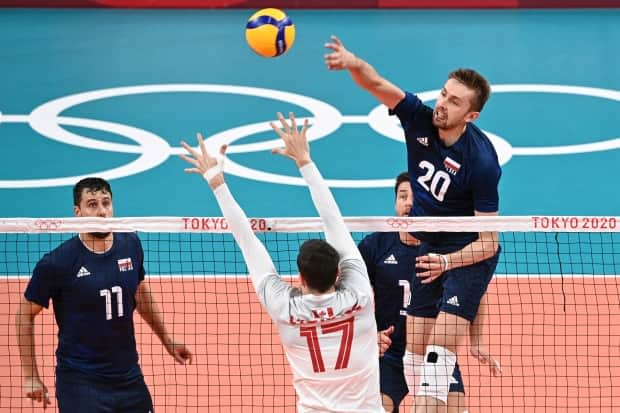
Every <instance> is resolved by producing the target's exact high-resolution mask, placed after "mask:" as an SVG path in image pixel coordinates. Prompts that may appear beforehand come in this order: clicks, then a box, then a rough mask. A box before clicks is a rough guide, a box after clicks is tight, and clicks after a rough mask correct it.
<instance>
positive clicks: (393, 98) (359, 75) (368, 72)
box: [325, 36, 405, 109]
mask: <svg viewBox="0 0 620 413" xmlns="http://www.w3.org/2000/svg"><path fill="white" fill-rule="evenodd" d="M325 47H326V48H328V49H331V50H332V52H331V53H329V54H326V55H325V64H326V65H327V68H328V69H329V70H344V69H346V70H348V71H349V73H350V74H351V78H352V79H353V81H354V82H355V83H357V84H358V85H359V86H360V87H361V88H362V89H365V90H367V91H368V92H370V93H371V94H372V95H373V96H374V97H375V98H377V100H378V101H379V102H381V103H383V104H384V105H385V106H387V107H388V108H390V109H394V108H395V107H396V105H397V104H398V103H399V102H400V101H401V100H403V98H404V97H405V92H403V90H401V89H400V88H399V87H398V86H396V85H394V84H393V83H391V82H390V81H388V80H387V79H385V78H383V77H381V76H380V75H379V73H377V71H376V70H375V68H374V67H372V66H371V65H370V64H369V63H368V62H366V61H364V60H363V59H361V58H359V57H357V56H355V55H354V54H353V53H351V52H350V51H348V50H347V49H346V48H345V47H344V45H343V44H342V42H341V41H340V39H338V38H337V37H336V36H332V38H331V42H329V43H326V44H325Z"/></svg>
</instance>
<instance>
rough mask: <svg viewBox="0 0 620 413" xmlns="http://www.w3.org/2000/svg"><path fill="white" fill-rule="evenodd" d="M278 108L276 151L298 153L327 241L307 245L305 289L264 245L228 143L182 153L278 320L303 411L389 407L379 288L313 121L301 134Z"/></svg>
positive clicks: (302, 253)
mask: <svg viewBox="0 0 620 413" xmlns="http://www.w3.org/2000/svg"><path fill="white" fill-rule="evenodd" d="M289 117H290V124H289V123H287V121H286V120H285V119H284V117H283V116H282V114H280V113H278V119H279V121H280V124H281V125H280V126H281V128H280V127H276V126H275V125H274V124H273V123H272V124H271V126H272V128H273V129H274V131H275V132H276V133H277V134H278V135H279V136H280V138H282V140H283V141H284V147H283V148H277V149H274V150H273V152H274V153H277V154H280V155H283V156H286V157H288V158H291V159H292V160H293V161H295V164H296V165H297V167H298V168H299V171H300V173H301V175H302V177H303V178H304V180H305V181H306V182H307V184H308V188H309V190H310V194H311V196H312V200H313V202H314V205H315V206H316V208H317V210H318V212H319V215H320V216H321V220H322V222H323V225H324V230H325V238H326V241H323V240H308V241H306V242H304V243H303V244H302V245H301V247H300V249H299V254H298V256H297V266H298V269H299V275H300V280H301V288H293V287H291V286H290V285H289V284H288V283H287V282H285V281H283V280H282V279H281V278H280V276H279V275H278V273H277V271H276V268H275V266H274V264H273V262H272V260H271V257H270V256H269V253H268V252H267V250H266V248H265V247H264V245H263V244H262V243H261V242H260V240H259V239H258V238H257V237H256V235H255V234H254V232H253V231H252V229H251V227H250V224H249V222H248V219H247V217H246V215H245V213H244V212H243V210H242V209H241V207H240V206H239V205H238V204H237V202H236V201H235V199H234V198H233V196H232V194H231V192H230V190H229V188H228V186H227V185H226V183H225V181H224V174H223V167H222V163H223V159H224V153H225V150H226V147H225V146H222V147H221V148H220V151H219V155H217V154H210V153H209V152H208V151H207V149H206V145H205V142H204V141H203V139H202V136H201V135H200V134H198V143H199V147H200V150H194V149H193V148H191V147H190V146H189V145H187V144H186V143H185V142H182V143H181V144H182V145H183V147H184V148H185V149H186V150H187V151H188V153H189V154H191V155H192V156H191V157H189V156H185V155H182V158H183V159H184V160H185V161H187V162H189V163H190V164H191V165H192V166H193V167H191V168H187V169H186V170H185V171H186V172H191V173H197V174H200V175H202V176H203V177H204V178H205V179H206V180H207V182H208V184H209V186H210V187H211V189H212V190H213V193H214V195H215V198H216V199H217V202H218V204H219V206H220V208H221V210H222V213H223V215H224V217H225V218H226V220H227V222H228V225H229V227H230V230H231V231H232V234H233V236H234V238H235V240H236V241H237V243H238V244H239V247H240V249H241V252H242V253H243V257H244V259H245V261H246V264H247V267H248V271H249V273H250V277H251V279H252V284H253V285H254V289H255V290H256V293H257V295H258V298H259V300H260V302H261V304H262V305H263V307H264V308H265V310H266V311H267V313H268V314H269V316H270V317H271V318H272V320H273V322H274V323H275V325H276V327H277V329H278V332H279V334H280V337H281V340H282V345H283V347H284V352H285V354H286V356H287V358H288V361H289V364H290V366H291V370H292V373H293V386H294V387H295V391H296V393H297V396H298V400H297V409H298V411H299V412H322V413H325V412H347V413H351V412H356V413H365V412H367V413H379V412H383V408H382V407H381V398H380V396H379V349H378V345H377V327H376V323H375V316H374V302H373V292H372V288H371V286H370V282H369V280H368V273H367V271H366V266H365V265H364V261H363V260H362V257H361V255H360V253H359V251H358V249H357V246H356V245H355V242H354V241H353V239H352V238H351V235H350V234H349V231H348V229H347V227H346V226H345V224H344V220H343V218H342V216H341V214H340V210H339V208H338V205H337V204H336V202H335V200H334V198H333V196H332V194H331V192H330V190H329V188H328V186H327V184H326V183H325V181H324V180H323V178H322V176H321V174H320V173H319V170H318V169H317V167H316V165H315V164H314V163H313V162H312V160H311V158H310V150H309V146H308V142H307V139H306V131H307V129H308V122H307V120H306V121H305V122H304V125H303V127H302V128H301V131H300V130H299V129H298V127H297V124H296V121H295V117H294V116H293V114H292V113H291V114H290V116H289Z"/></svg>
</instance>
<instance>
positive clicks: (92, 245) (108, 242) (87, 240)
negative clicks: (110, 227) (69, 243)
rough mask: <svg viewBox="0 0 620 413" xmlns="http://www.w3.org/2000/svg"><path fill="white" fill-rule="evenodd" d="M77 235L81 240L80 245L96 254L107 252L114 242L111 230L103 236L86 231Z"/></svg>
mask: <svg viewBox="0 0 620 413" xmlns="http://www.w3.org/2000/svg"><path fill="white" fill-rule="evenodd" d="M79 237H80V241H82V245H84V247H86V249H87V250H89V251H91V252H94V253H96V254H103V253H105V252H108V251H109V250H110V248H112V244H114V233H112V232H110V233H109V234H108V235H107V236H106V237H105V238H98V237H95V236H94V235H93V234H90V233H87V232H85V233H81V234H80V235H79Z"/></svg>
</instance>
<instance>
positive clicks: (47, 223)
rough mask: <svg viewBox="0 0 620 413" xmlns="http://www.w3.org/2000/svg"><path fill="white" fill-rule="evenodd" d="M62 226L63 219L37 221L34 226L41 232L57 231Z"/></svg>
mask: <svg viewBox="0 0 620 413" xmlns="http://www.w3.org/2000/svg"><path fill="white" fill-rule="evenodd" d="M61 225H62V220H61V219H37V220H36V221H34V226H35V227H36V228H37V229H39V230H41V231H49V230H57V229H59V228H60V226H61Z"/></svg>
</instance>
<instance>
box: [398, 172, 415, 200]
mask: <svg viewBox="0 0 620 413" xmlns="http://www.w3.org/2000/svg"><path fill="white" fill-rule="evenodd" d="M403 182H411V181H410V180H409V173H408V172H401V173H399V174H398V176H397V177H396V185H394V195H398V187H399V186H400V184H402V183H403Z"/></svg>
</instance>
